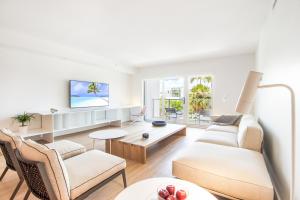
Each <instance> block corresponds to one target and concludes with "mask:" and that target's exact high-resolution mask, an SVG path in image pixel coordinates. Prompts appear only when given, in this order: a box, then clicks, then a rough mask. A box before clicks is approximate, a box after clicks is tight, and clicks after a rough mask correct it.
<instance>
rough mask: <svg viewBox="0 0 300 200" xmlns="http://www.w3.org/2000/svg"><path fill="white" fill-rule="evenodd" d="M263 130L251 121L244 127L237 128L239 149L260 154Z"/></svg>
mask: <svg viewBox="0 0 300 200" xmlns="http://www.w3.org/2000/svg"><path fill="white" fill-rule="evenodd" d="M263 135H264V134H263V130H262V128H261V126H260V125H259V124H258V123H257V122H255V121H252V122H250V123H249V124H247V125H246V126H244V127H241V126H240V127H239V133H238V144H239V147H241V148H245V149H250V150H254V151H258V152H261V149H262V142H263Z"/></svg>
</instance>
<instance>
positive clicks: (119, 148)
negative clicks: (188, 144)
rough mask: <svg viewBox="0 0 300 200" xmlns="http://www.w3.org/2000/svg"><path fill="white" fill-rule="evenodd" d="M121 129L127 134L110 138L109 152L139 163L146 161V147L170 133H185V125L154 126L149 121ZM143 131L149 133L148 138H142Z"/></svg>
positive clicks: (168, 135)
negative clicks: (117, 137) (118, 137)
mask: <svg viewBox="0 0 300 200" xmlns="http://www.w3.org/2000/svg"><path fill="white" fill-rule="evenodd" d="M123 130H126V131H127V132H128V135H126V136H125V137H123V138H120V139H113V140H111V153H112V154H113V155H116V156H119V157H122V158H125V159H130V160H134V161H137V162H141V163H146V159H147V148H149V147H151V146H153V145H154V144H156V143H158V142H160V141H162V140H164V139H166V138H167V137H170V136H171V135H175V134H176V135H183V136H184V135H186V126H185V125H178V124H167V125H166V126H164V127H154V126H152V124H151V123H141V124H137V125H133V126H129V127H127V128H124V129H123ZM143 133H149V138H148V139H143V138H142V134H143Z"/></svg>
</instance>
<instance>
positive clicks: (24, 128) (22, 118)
mask: <svg viewBox="0 0 300 200" xmlns="http://www.w3.org/2000/svg"><path fill="white" fill-rule="evenodd" d="M14 119H15V120H16V121H17V122H19V123H20V126H19V132H20V133H27V132H28V125H29V123H30V121H31V120H32V119H34V114H28V113H26V112H24V113H23V114H20V115H17V116H16V117H14Z"/></svg>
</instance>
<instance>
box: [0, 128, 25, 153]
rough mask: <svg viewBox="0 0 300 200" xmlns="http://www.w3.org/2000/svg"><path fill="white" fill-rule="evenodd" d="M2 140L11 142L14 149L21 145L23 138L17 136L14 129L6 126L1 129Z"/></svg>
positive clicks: (0, 138) (0, 137)
mask: <svg viewBox="0 0 300 200" xmlns="http://www.w3.org/2000/svg"><path fill="white" fill-rule="evenodd" d="M0 141H4V142H9V143H10V145H11V147H12V149H16V148H17V146H19V145H21V143H22V139H21V138H20V137H18V136H16V135H15V134H14V133H13V132H12V131H10V130H9V129H6V128H2V129H0Z"/></svg>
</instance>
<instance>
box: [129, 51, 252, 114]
mask: <svg viewBox="0 0 300 200" xmlns="http://www.w3.org/2000/svg"><path fill="white" fill-rule="evenodd" d="M254 62H255V58H254V55H253V54H245V55H236V56H231V57H221V58H210V59H204V60H201V61H194V62H185V63H173V64H164V65H163V64H161V65H156V66H151V67H144V68H140V69H138V70H137V74H136V75H135V76H134V78H135V79H134V80H133V86H134V87H133V92H134V93H133V98H134V100H133V101H134V102H135V103H142V100H143V92H142V91H143V90H142V88H143V86H142V81H143V80H145V79H153V78H165V77H189V76H192V75H212V76H213V77H214V79H213V114H229V113H235V105H236V103H237V100H238V97H239V94H240V92H241V89H242V86H243V83H244V81H245V78H246V76H247V74H248V71H249V70H250V69H252V68H254ZM224 97H225V98H226V101H224Z"/></svg>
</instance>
